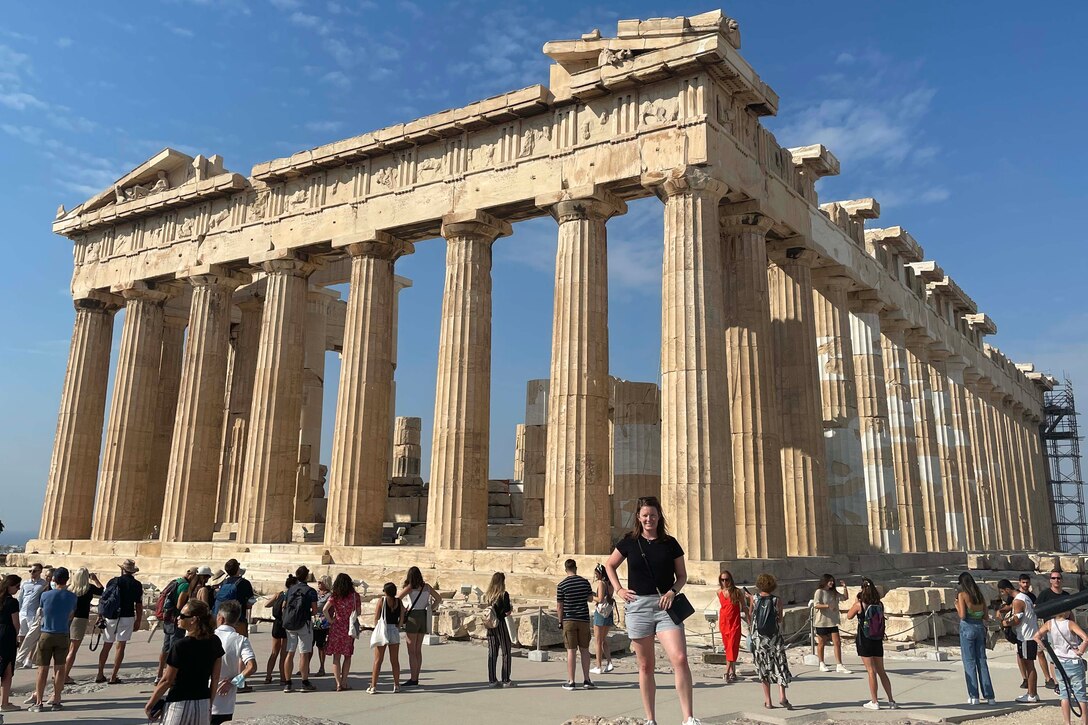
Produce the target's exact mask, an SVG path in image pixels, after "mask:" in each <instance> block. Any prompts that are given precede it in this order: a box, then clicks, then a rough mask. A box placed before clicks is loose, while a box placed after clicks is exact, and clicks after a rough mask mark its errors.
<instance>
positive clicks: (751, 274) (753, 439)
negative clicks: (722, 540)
mask: <svg viewBox="0 0 1088 725" xmlns="http://www.w3.org/2000/svg"><path fill="white" fill-rule="evenodd" d="M747 206H749V205H747V204H744V205H727V206H725V207H722V211H721V217H720V223H721V238H722V260H721V268H722V272H723V277H722V295H723V298H724V310H725V315H724V319H725V355H726V373H727V380H728V394H729V412H730V421H729V423H730V425H729V431H730V439H731V443H732V451H731V453H732V462H733V466H732V468H733V505H734V511H735V514H734V517H735V520H736V526H735V528H736V548H737V555H738V556H741V557H745V558H748V557H762V558H773V557H781V556H784V555H785V554H786V551H787V549H786V530H785V529H784V528H783V527H781V526H779V525H777V523H778V522H781V521H783V520H784V517H785V508H784V504H783V498H784V492H783V490H782V465H783V462H782V459H781V458H780V455H782V454H780V449H781V440H782V435H781V424H782V416H781V415H780V414H779V410H778V399H777V398H776V396H775V390H774V385H775V378H774V374H773V372H774V359H773V358H774V355H773V352H774V346H773V341H772V336H771V308H770V300H769V291H768V287H767V285H768V280H767V238H766V235H767V231H768V230H769V229H770V228H771V225H772V220H771V219H770V218H769V217H767V216H765V215H763V214H760V213H758V211H754V210H751V209H748V208H746V207H747Z"/></svg>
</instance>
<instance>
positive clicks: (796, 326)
mask: <svg viewBox="0 0 1088 725" xmlns="http://www.w3.org/2000/svg"><path fill="white" fill-rule="evenodd" d="M771 258H772V262H773V263H772V264H771V266H770V268H769V270H768V277H769V280H770V303H771V304H770V310H771V331H772V334H773V342H772V349H773V351H774V374H775V388H776V391H777V397H778V410H779V413H780V414H781V419H782V448H781V460H782V487H783V491H784V492H785V496H784V502H783V503H784V505H785V522H786V553H787V555H789V556H822V555H824V554H829V553H831V550H832V549H831V519H830V515H829V513H828V506H827V499H828V489H827V472H826V470H825V469H824V457H823V448H824V440H823V416H822V412H823V411H822V407H821V404H820V380H819V362H818V357H817V354H816V320H815V311H814V310H813V303H812V264H813V262H814V261H815V259H816V254H815V252H813V251H811V250H808V249H805V248H804V247H800V246H789V240H787V241H786V242H781V243H776V244H775V246H774V248H773V249H772V252H771Z"/></svg>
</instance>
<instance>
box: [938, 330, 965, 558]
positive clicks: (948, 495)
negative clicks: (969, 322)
mask: <svg viewBox="0 0 1088 725" xmlns="http://www.w3.org/2000/svg"><path fill="white" fill-rule="evenodd" d="M949 357H950V353H949V351H948V350H947V349H943V348H937V347H934V348H931V349H930V361H931V366H930V378H929V382H930V385H931V386H932V388H933V419H934V423H935V424H936V427H937V448H938V450H939V451H940V456H941V481H942V482H943V485H944V501H945V531H946V532H947V533H948V548H949V550H950V551H965V550H966V549H967V534H966V521H965V520H964V513H963V511H964V509H963V489H962V487H961V485H960V464H959V455H958V453H957V451H956V433H955V429H954V427H953V426H954V422H953V417H952V396H951V392H950V390H949V381H948V369H947V365H946V362H947V361H948V358H949Z"/></svg>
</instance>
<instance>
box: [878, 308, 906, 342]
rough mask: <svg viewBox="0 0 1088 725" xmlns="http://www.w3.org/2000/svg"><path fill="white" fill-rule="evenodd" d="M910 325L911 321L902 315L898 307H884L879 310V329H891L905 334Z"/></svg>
mask: <svg viewBox="0 0 1088 725" xmlns="http://www.w3.org/2000/svg"><path fill="white" fill-rule="evenodd" d="M911 327H913V325H912V324H911V322H910V321H909V320H908V319H907V318H905V317H904V316H903V312H902V311H901V310H899V309H898V308H894V307H885V308H884V309H883V310H881V311H880V329H881V330H892V331H895V332H902V333H903V334H904V335H906V332H907V330H908V329H909V328H911Z"/></svg>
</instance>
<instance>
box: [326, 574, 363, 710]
mask: <svg viewBox="0 0 1088 725" xmlns="http://www.w3.org/2000/svg"><path fill="white" fill-rule="evenodd" d="M362 603H363V602H362V599H361V598H360V597H359V594H358V592H356V591H355V583H354V582H352V581H351V577H350V576H348V575H347V574H344V573H343V572H341V573H340V574H337V575H336V580H335V581H334V582H333V583H332V595H331V596H329V600H328V601H327V602H325V609H324V613H325V617H326V618H327V619H328V620H329V641H328V644H327V645H326V646H325V651H326V652H327V653H328V654H329V655H331V656H332V677H333V679H334V680H336V691H337V692H340V691H342V690H350V689H351V688H350V687H348V673H349V672H351V656H352V655H353V654H355V640H354V639H352V637H351V633H350V632H348V626H349V625H350V624H351V615H352V614H354V615H355V616H356V617H358V616H359V610H360V607H361V606H362ZM341 658H343V664H342V665H341Z"/></svg>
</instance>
